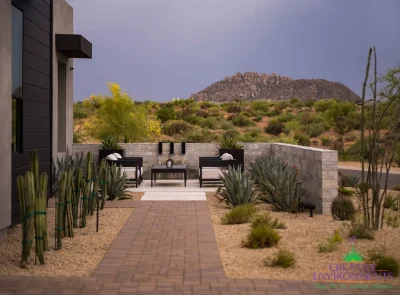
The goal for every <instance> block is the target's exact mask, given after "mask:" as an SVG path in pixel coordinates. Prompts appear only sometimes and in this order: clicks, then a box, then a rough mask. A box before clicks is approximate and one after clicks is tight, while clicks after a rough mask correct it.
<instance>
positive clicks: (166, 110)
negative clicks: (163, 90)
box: [157, 107, 176, 123]
mask: <svg viewBox="0 0 400 295" xmlns="http://www.w3.org/2000/svg"><path fill="white" fill-rule="evenodd" d="M157 118H158V120H160V121H161V123H164V122H167V121H169V120H175V119H176V113H175V109H174V108H173V107H162V108H160V109H159V110H158V111H157Z"/></svg>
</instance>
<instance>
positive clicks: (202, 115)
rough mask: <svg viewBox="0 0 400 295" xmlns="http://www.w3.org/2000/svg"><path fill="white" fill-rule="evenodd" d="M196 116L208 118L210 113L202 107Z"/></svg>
mask: <svg viewBox="0 0 400 295" xmlns="http://www.w3.org/2000/svg"><path fill="white" fill-rule="evenodd" d="M196 116H197V117H201V118H208V117H209V116H210V114H209V113H208V112H207V111H206V110H203V109H200V110H198V111H197V112H196Z"/></svg>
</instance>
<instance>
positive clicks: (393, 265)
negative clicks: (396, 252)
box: [368, 250, 400, 277]
mask: <svg viewBox="0 0 400 295" xmlns="http://www.w3.org/2000/svg"><path fill="white" fill-rule="evenodd" d="M368 261H369V262H370V263H371V264H374V265H375V271H378V272H379V271H382V272H386V273H388V272H389V273H391V274H392V276H393V277H398V276H399V271H400V263H399V262H398V261H397V260H396V258H394V257H393V256H389V255H386V254H385V253H384V252H383V251H379V250H372V251H370V252H369V253H368Z"/></svg>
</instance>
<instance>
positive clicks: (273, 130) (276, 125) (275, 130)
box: [265, 121, 285, 135]
mask: <svg viewBox="0 0 400 295" xmlns="http://www.w3.org/2000/svg"><path fill="white" fill-rule="evenodd" d="M284 128H285V126H284V125H283V123H280V122H275V121H271V122H270V123H269V124H268V126H267V127H265V132H266V133H268V134H272V135H279V134H281V133H282V131H283V129H284Z"/></svg>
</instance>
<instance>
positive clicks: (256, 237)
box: [243, 225, 281, 249]
mask: <svg viewBox="0 0 400 295" xmlns="http://www.w3.org/2000/svg"><path fill="white" fill-rule="evenodd" d="M280 239H281V237H280V235H279V233H278V232H277V231H276V230H275V229H273V228H272V227H270V226H268V225H260V226H256V227H254V228H252V229H251V232H250V233H249V235H248V236H247V241H243V246H244V247H247V248H253V249H260V248H270V247H272V246H275V245H276V244H278V242H279V240H280Z"/></svg>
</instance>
